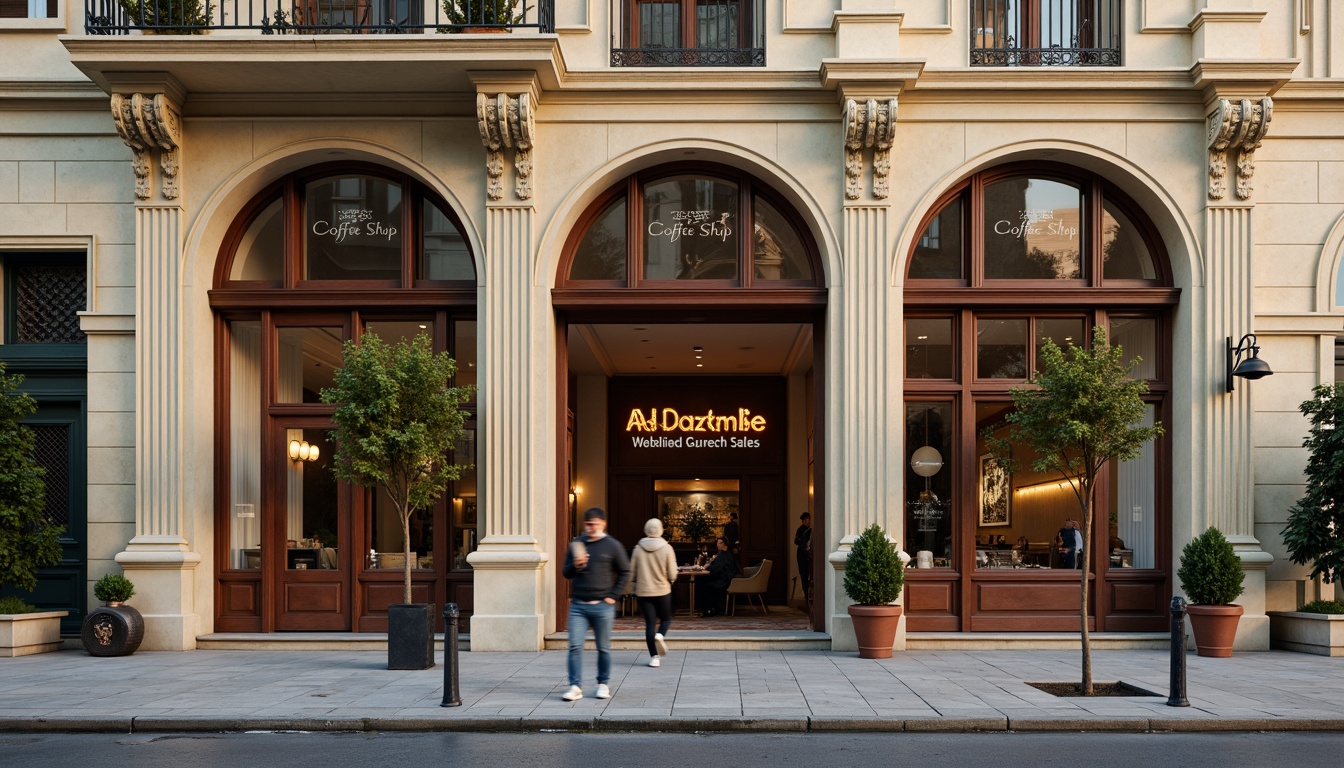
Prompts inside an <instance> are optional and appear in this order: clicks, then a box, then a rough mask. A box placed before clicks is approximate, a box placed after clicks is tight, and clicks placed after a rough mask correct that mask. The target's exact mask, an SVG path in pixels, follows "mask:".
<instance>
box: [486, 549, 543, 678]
mask: <svg viewBox="0 0 1344 768" xmlns="http://www.w3.org/2000/svg"><path fill="white" fill-rule="evenodd" d="M514 546H516V545H510V544H498V545H494V546H491V545H490V544H487V543H484V542H483V543H482V544H481V548H480V549H477V550H476V551H475V552H472V553H471V554H470V555H467V562H469V563H471V565H472V567H473V568H475V569H476V573H475V586H474V588H473V590H474V592H475V609H474V610H473V612H472V614H471V650H472V652H476V651H539V650H541V649H542V648H543V647H544V646H545V638H546V625H545V621H546V613H545V610H544V606H545V605H546V604H547V602H548V601H547V600H546V595H545V594H544V589H545V584H544V579H543V578H542V574H543V571H544V569H545V567H546V563H547V562H548V561H549V559H550V558H549V557H547V555H546V553H544V552H539V551H537V550H536V549H535V547H534V546H532V545H531V544H528V545H527V548H526V549H515V548H513V547H514Z"/></svg>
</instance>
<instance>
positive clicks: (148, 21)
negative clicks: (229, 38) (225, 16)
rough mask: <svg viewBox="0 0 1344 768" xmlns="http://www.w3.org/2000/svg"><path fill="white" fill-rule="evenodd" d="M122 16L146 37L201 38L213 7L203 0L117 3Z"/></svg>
mask: <svg viewBox="0 0 1344 768" xmlns="http://www.w3.org/2000/svg"><path fill="white" fill-rule="evenodd" d="M117 3H118V4H119V5H121V7H122V10H124V11H126V17H127V18H128V19H129V20H130V22H131V23H132V24H134V25H135V26H137V27H139V28H140V29H141V31H143V32H144V33H146V34H160V33H162V34H166V35H203V34H205V33H206V32H207V31H209V27H210V21H211V17H212V16H213V15H214V11H215V7H214V6H213V5H209V4H207V3H206V2H205V1H204V0H117Z"/></svg>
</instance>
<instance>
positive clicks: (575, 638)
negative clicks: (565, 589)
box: [569, 600, 616, 688]
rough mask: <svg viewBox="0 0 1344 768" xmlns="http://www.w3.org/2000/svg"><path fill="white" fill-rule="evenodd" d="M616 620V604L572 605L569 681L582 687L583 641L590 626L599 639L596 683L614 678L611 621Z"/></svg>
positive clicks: (570, 611)
mask: <svg viewBox="0 0 1344 768" xmlns="http://www.w3.org/2000/svg"><path fill="white" fill-rule="evenodd" d="M615 619H616V606H615V605H614V604H612V603H608V602H607V601H605V600H603V601H602V602H600V603H597V604H595V605H589V604H587V603H576V602H573V601H571V602H570V604H569V684H570V685H577V686H579V687H580V688H582V687H583V682H582V680H583V640H584V638H585V637H587V635H588V627H590V626H591V627H592V628H593V639H594V640H596V641H597V682H598V683H599V684H601V683H605V682H607V681H609V680H610V679H611V623H612V622H613V621H614V620H615Z"/></svg>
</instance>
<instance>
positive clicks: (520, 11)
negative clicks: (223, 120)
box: [84, 0, 555, 35]
mask: <svg viewBox="0 0 1344 768" xmlns="http://www.w3.org/2000/svg"><path fill="white" fill-rule="evenodd" d="M507 5H508V3H507V2H505V1H504V0H476V1H475V2H464V1H463V0H218V2H215V0H84V31H85V32H86V33H88V34H90V35H127V34H131V33H132V32H133V31H139V32H141V33H149V34H176V35H199V34H206V33H208V32H210V31H212V30H256V31H257V32H259V33H261V34H263V35H285V34H298V35H328V34H434V33H453V32H463V31H476V30H481V31H498V32H507V31H511V30H515V29H533V30H537V31H539V32H554V31H555V0H519V2H518V3H517V4H516V6H515V7H514V8H513V9H512V10H511V11H509V10H507ZM445 6H446V7H445ZM447 8H453V9H456V8H466V9H467V10H466V11H465V12H463V11H456V12H449V11H448V10H447ZM497 8H500V9H505V10H501V11H499V12H496V9H497Z"/></svg>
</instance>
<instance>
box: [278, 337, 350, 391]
mask: <svg viewBox="0 0 1344 768" xmlns="http://www.w3.org/2000/svg"><path fill="white" fill-rule="evenodd" d="M344 337H345V333H344V331H342V330H341V329H340V328H281V329H280V347H279V350H278V352H277V359H278V360H279V381H278V386H277V388H276V402H277V403H317V402H321V400H320V395H321V392H322V388H323V387H330V386H331V385H332V377H333V376H334V375H335V370H336V369H337V368H340V367H341V344H342V340H343V339H344Z"/></svg>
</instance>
